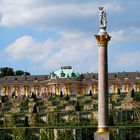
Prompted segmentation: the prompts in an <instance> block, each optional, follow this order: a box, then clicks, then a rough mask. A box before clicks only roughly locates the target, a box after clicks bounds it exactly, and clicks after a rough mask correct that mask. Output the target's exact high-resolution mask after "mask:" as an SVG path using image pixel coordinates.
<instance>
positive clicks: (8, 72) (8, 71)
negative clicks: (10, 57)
mask: <svg viewBox="0 0 140 140" xmlns="http://www.w3.org/2000/svg"><path fill="white" fill-rule="evenodd" d="M15 75H18V76H21V75H31V74H30V73H29V72H27V71H25V72H24V71H23V70H16V71H14V70H13V68H9V67H1V68H0V77H4V76H15Z"/></svg>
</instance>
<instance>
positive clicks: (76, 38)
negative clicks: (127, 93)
mask: <svg viewBox="0 0 140 140" xmlns="http://www.w3.org/2000/svg"><path fill="white" fill-rule="evenodd" d="M139 5H140V1H139V0H134V1H132V0H127V1H126V0H106V1H105V0H100V1H99V0H0V50H1V51H0V66H1V67H5V66H8V67H12V68H14V69H15V70H18V69H22V70H24V71H29V72H31V74H49V73H50V72H52V71H55V70H57V69H59V68H60V66H63V65H71V66H72V67H73V68H74V69H75V70H77V71H79V72H80V73H84V72H97V71H98V66H97V63H98V46H97V43H96V40H95V38H94V35H95V34H97V33H98V32H99V10H98V7H99V6H104V8H105V10H106V13H107V20H108V23H107V32H108V33H109V34H110V35H111V36H112V39H111V41H110V43H109V47H108V54H109V56H108V58H109V59H108V60H109V72H121V71H140V62H139V60H140V47H139V46H140V16H139V15H140V6H139Z"/></svg>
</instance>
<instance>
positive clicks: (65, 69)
mask: <svg viewBox="0 0 140 140" xmlns="http://www.w3.org/2000/svg"><path fill="white" fill-rule="evenodd" d="M79 76H80V74H79V73H78V72H76V71H74V70H73V69H72V67H71V66H62V67H61V69H59V70H57V71H55V72H54V73H53V74H52V75H51V77H52V78H53V77H59V78H77V77H79Z"/></svg>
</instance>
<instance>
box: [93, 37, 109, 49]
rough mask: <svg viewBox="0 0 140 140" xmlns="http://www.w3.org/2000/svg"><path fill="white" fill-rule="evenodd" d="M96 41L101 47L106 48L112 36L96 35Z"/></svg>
mask: <svg viewBox="0 0 140 140" xmlns="http://www.w3.org/2000/svg"><path fill="white" fill-rule="evenodd" d="M95 39H96V40H97V43H98V45H99V47H105V46H107V44H108V42H109V41H110V39H111V36H109V34H105V35H95Z"/></svg>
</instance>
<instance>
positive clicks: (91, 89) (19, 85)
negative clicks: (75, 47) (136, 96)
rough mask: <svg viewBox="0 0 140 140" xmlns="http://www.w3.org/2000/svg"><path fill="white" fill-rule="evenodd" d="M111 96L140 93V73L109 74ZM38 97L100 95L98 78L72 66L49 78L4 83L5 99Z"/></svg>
mask: <svg viewBox="0 0 140 140" xmlns="http://www.w3.org/2000/svg"><path fill="white" fill-rule="evenodd" d="M108 76H109V84H108V85H109V93H117V92H118V91H120V92H126V93H127V92H131V90H132V89H134V91H135V92H140V73H139V72H118V73H109V75H108ZM33 92H34V93H35V94H37V95H39V96H46V95H50V94H56V95H59V94H60V93H63V94H68V95H70V94H74V95H75V94H89V93H92V94H98V74H97V73H83V74H80V73H78V72H76V71H75V70H73V69H72V67H71V66H62V67H61V69H59V70H57V71H55V72H52V73H51V74H49V75H29V76H6V77H3V78H1V79H0V94H1V95H5V94H6V95H12V94H15V95H28V94H31V93H33Z"/></svg>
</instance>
